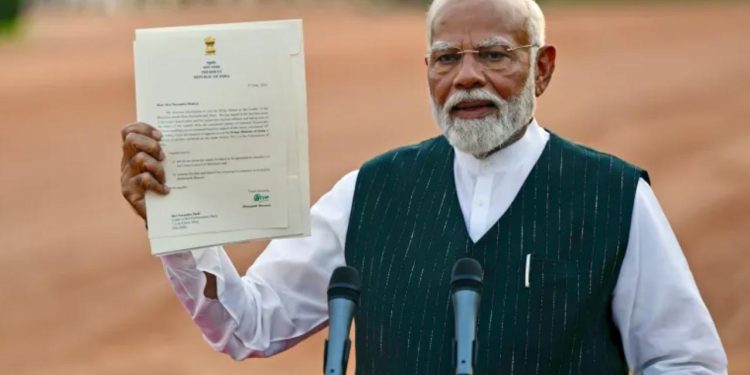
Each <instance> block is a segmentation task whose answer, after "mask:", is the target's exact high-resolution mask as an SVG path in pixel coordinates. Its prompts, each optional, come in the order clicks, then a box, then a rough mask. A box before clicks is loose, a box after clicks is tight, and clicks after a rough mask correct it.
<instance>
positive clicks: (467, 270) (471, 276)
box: [451, 258, 483, 293]
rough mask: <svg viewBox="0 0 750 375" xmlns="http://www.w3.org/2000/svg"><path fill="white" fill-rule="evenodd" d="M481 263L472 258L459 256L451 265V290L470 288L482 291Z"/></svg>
mask: <svg viewBox="0 0 750 375" xmlns="http://www.w3.org/2000/svg"><path fill="white" fill-rule="evenodd" d="M482 278H483V272H482V265H481V264H479V262H477V261H476V260H475V259H472V258H461V259H459V260H458V261H456V264H454V265H453V271H452V272H451V292H455V291H457V290H465V289H471V290H474V291H476V292H478V293H481V292H482Z"/></svg>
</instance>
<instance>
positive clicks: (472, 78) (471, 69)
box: [453, 53, 487, 90]
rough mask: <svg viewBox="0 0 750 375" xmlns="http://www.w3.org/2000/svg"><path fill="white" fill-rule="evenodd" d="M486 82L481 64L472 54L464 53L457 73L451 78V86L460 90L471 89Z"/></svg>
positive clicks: (482, 85)
mask: <svg viewBox="0 0 750 375" xmlns="http://www.w3.org/2000/svg"><path fill="white" fill-rule="evenodd" d="M486 84H487V80H486V78H485V76H484V71H483V70H482V65H481V64H480V63H479V62H478V61H477V59H476V57H475V56H474V54H473V53H466V54H464V55H463V56H462V58H461V64H460V65H459V67H458V73H457V74H456V77H455V78H454V79H453V86H454V87H455V88H456V89H460V90H471V89H475V88H480V87H484V85H486Z"/></svg>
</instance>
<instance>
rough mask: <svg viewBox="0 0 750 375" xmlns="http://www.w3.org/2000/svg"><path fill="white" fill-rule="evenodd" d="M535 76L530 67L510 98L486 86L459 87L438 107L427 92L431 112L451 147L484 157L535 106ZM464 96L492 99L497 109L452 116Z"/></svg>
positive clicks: (527, 117)
mask: <svg viewBox="0 0 750 375" xmlns="http://www.w3.org/2000/svg"><path fill="white" fill-rule="evenodd" d="M534 76H535V74H534V72H533V69H532V71H531V72H530V73H529V78H528V79H527V80H526V83H525V85H524V87H523V90H521V92H520V93H519V94H518V95H517V96H515V97H512V98H510V99H509V100H505V99H503V98H501V97H499V96H496V95H494V94H492V93H490V92H488V91H487V90H485V89H474V90H468V91H467V90H461V91H457V92H456V93H454V94H453V95H451V96H450V97H449V98H448V100H446V101H445V104H444V105H443V107H439V106H438V104H437V103H436V102H435V98H434V97H433V96H430V104H431V105H432V114H433V116H434V118H435V121H436V122H437V124H438V127H440V130H442V132H443V135H445V138H447V139H448V142H449V143H450V144H451V145H452V146H453V147H455V148H457V149H459V150H461V151H463V152H467V153H469V154H472V155H474V156H475V157H477V158H480V159H482V158H485V157H487V155H488V154H489V153H490V152H491V151H494V150H496V149H497V148H498V147H500V146H501V145H503V144H504V143H505V142H507V141H508V140H509V139H510V138H511V137H512V136H513V135H514V134H516V133H517V132H518V131H519V130H520V129H521V128H523V127H524V126H526V125H528V124H529V121H530V120H531V118H532V116H533V115H534V109H535V106H536V96H535V88H536V85H535V82H534ZM465 100H487V101H491V102H492V103H493V104H494V105H495V106H496V107H497V113H495V114H492V115H489V116H486V117H483V118H478V119H469V120H467V119H461V118H453V117H452V116H451V110H452V109H453V107H454V106H456V105H457V104H459V103H461V102H462V101H465Z"/></svg>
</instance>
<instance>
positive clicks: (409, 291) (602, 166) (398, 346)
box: [346, 134, 648, 375]
mask: <svg viewBox="0 0 750 375" xmlns="http://www.w3.org/2000/svg"><path fill="white" fill-rule="evenodd" d="M453 161H454V151H453V149H452V147H451V146H450V145H449V144H448V142H447V141H446V140H445V138H443V137H438V138H433V139H430V140H427V141H425V142H423V143H421V144H419V145H415V146H410V147H405V148H400V149H396V150H394V151H391V152H388V153H386V154H383V155H381V156H378V157H376V158H375V159H373V160H370V161H368V162H367V163H365V164H364V165H363V166H362V168H361V169H360V172H359V176H358V178H357V183H356V189H355V193H354V200H353V206H352V212H351V216H350V219H349V227H348V233H347V238H346V262H347V264H348V265H350V266H353V267H355V268H357V269H358V270H360V272H361V275H362V284H363V285H362V299H361V306H360V309H359V311H358V313H357V316H356V353H357V354H356V358H357V374H372V375H383V374H394V375H396V374H397V375H405V374H425V375H433V374H438V375H440V374H446V375H447V374H451V371H452V367H451V366H452V358H451V350H452V349H451V348H452V340H453V311H452V307H451V303H450V290H449V283H450V271H451V267H452V266H453V264H454V263H455V261H456V260H457V259H459V258H462V257H472V258H475V259H477V260H478V261H479V262H480V263H481V264H482V267H483V268H484V272H485V273H484V293H483V295H482V303H481V308H480V312H479V318H478V323H477V324H478V325H477V339H478V342H479V352H478V359H477V367H476V369H475V371H476V372H475V373H476V374H544V375H547V374H626V373H627V365H626V363H625V360H624V355H623V349H622V344H621V340H620V336H619V333H618V331H617V329H616V327H615V326H614V324H613V321H612V317H611V310H610V303H611V300H612V292H613V290H614V286H615V283H616V281H617V276H618V273H619V270H620V266H621V263H622V259H623V256H624V255H625V249H626V247H627V240H628V233H629V230H630V219H631V213H632V209H633V199H634V196H635V190H636V186H637V183H638V179H639V178H640V177H644V178H646V179H647V178H648V176H647V175H646V173H645V172H644V171H642V170H640V169H638V168H636V167H634V166H631V165H629V164H627V163H625V162H624V161H622V160H620V159H617V158H615V157H613V156H610V155H606V154H602V153H599V152H596V151H593V150H590V149H588V148H584V147H582V146H579V145H575V144H573V143H570V142H568V141H566V140H564V139H562V138H560V137H558V136H556V135H554V134H551V136H550V139H549V142H548V143H547V145H546V147H545V149H544V151H543V153H542V155H541V156H540V158H539V160H538V162H537V164H536V165H535V166H534V168H533V169H532V171H531V173H530V174H529V176H528V178H527V179H526V181H525V182H524V184H523V187H522V188H521V190H520V192H519V193H518V195H517V196H516V197H515V200H514V201H513V203H512V204H511V206H510V208H509V209H508V210H507V212H505V214H504V215H503V216H502V217H501V218H500V220H499V221H498V222H497V223H496V224H495V225H494V226H493V227H491V229H490V230H489V231H488V232H487V233H486V234H485V235H484V236H483V237H482V238H481V239H480V240H479V241H478V242H476V243H474V242H473V241H472V240H471V239H470V238H469V236H468V234H467V231H466V226H465V223H464V219H463V215H462V213H461V209H460V206H459V202H458V198H457V195H456V188H455V182H454V175H453ZM528 254H531V262H530V273H529V285H530V286H529V287H528V288H527V287H525V280H524V273H525V263H526V257H527V255H528Z"/></svg>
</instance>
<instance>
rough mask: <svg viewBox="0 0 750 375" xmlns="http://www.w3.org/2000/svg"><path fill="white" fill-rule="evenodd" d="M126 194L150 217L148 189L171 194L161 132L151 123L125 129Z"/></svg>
mask: <svg viewBox="0 0 750 375" xmlns="http://www.w3.org/2000/svg"><path fill="white" fill-rule="evenodd" d="M121 134H122V163H121V165H120V166H121V170H122V175H121V176H120V185H121V188H122V196H123V197H125V200H127V201H128V203H130V205H131V206H133V209H135V212H137V213H138V215H139V216H140V217H142V218H143V220H146V201H145V196H146V191H148V190H151V191H153V192H156V193H159V194H167V193H169V187H167V185H166V182H167V181H166V176H165V175H164V168H163V167H162V165H161V162H162V161H164V158H165V157H166V154H165V153H164V150H162V149H161V146H160V145H159V140H161V133H160V132H159V131H158V130H156V128H154V127H153V126H151V125H148V124H144V123H142V122H136V123H133V124H129V125H126V126H125V127H123V128H122V131H121Z"/></svg>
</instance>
